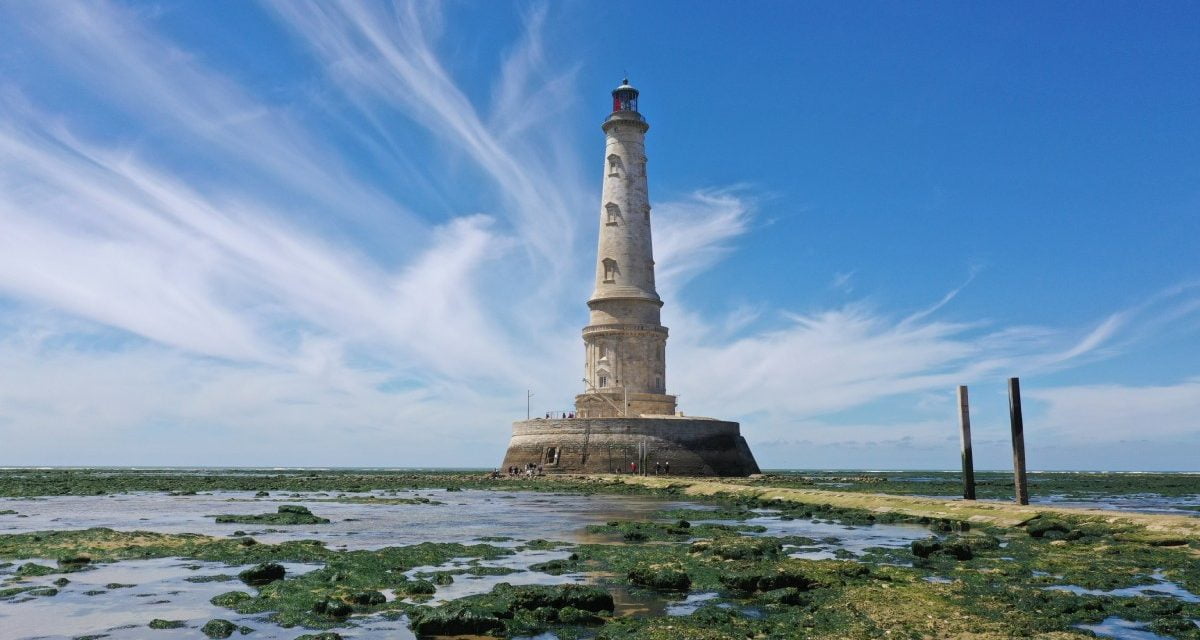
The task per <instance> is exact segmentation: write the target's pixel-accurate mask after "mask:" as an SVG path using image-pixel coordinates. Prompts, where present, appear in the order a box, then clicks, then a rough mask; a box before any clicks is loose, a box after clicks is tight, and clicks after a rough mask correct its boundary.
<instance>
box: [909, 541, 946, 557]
mask: <svg viewBox="0 0 1200 640" xmlns="http://www.w3.org/2000/svg"><path fill="white" fill-rule="evenodd" d="M910 546H911V548H912V554H913V555H914V556H916V557H918V558H928V557H929V556H931V555H933V554H934V553H937V552H938V551H941V550H942V543H941V542H939V541H938V540H937V539H936V538H926V539H925V540H913V541H912V545H910Z"/></svg>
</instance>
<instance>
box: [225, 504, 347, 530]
mask: <svg viewBox="0 0 1200 640" xmlns="http://www.w3.org/2000/svg"><path fill="white" fill-rule="evenodd" d="M214 517H215V518H216V521H217V523H218V524H230V523H235V524H274V525H298V524H329V519H328V518H321V517H318V516H315V515H313V514H312V512H311V511H309V510H308V507H305V506H301V505H298V504H281V505H279V508H278V510H277V511H276V513H261V514H252V513H250V514H241V513H225V514H221V515H218V516H214Z"/></svg>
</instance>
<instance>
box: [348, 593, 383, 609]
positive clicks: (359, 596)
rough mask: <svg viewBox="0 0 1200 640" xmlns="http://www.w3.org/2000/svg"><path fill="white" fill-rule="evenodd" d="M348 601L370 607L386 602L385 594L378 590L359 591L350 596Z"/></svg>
mask: <svg viewBox="0 0 1200 640" xmlns="http://www.w3.org/2000/svg"><path fill="white" fill-rule="evenodd" d="M350 601H351V602H353V603H354V604H358V605H363V606H367V607H371V606H375V605H379V604H383V603H385V602H387V596H385V595H383V594H382V593H380V592H378V591H360V592H358V593H356V594H354V595H352V596H350Z"/></svg>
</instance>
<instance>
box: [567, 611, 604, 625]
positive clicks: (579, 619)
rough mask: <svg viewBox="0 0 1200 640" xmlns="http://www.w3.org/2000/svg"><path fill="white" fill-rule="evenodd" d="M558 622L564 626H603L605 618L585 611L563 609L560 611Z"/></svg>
mask: <svg viewBox="0 0 1200 640" xmlns="http://www.w3.org/2000/svg"><path fill="white" fill-rule="evenodd" d="M558 621H559V622H561V623H563V624H569V625H579V626H587V625H596V624H602V623H603V622H604V618H601V617H600V616H598V615H596V614H594V613H592V612H591V611H584V610H582V609H576V608H575V607H563V608H562V609H559V610H558Z"/></svg>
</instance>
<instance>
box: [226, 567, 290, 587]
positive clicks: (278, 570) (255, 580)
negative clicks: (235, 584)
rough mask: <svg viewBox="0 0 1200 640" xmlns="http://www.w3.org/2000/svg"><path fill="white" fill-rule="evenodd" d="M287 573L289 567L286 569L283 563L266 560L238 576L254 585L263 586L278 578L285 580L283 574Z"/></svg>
mask: <svg viewBox="0 0 1200 640" xmlns="http://www.w3.org/2000/svg"><path fill="white" fill-rule="evenodd" d="M286 574H287V569H284V568H283V565H281V564H278V563H275V562H264V563H262V564H260V565H257V566H254V567H251V568H249V569H246V570H245V571H243V572H241V573H239V574H238V578H239V579H241V581H242V582H245V583H246V584H248V585H250V586H252V587H261V586H263V585H265V584H271V583H272V582H275V581H276V580H283V576H284V575H286Z"/></svg>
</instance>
